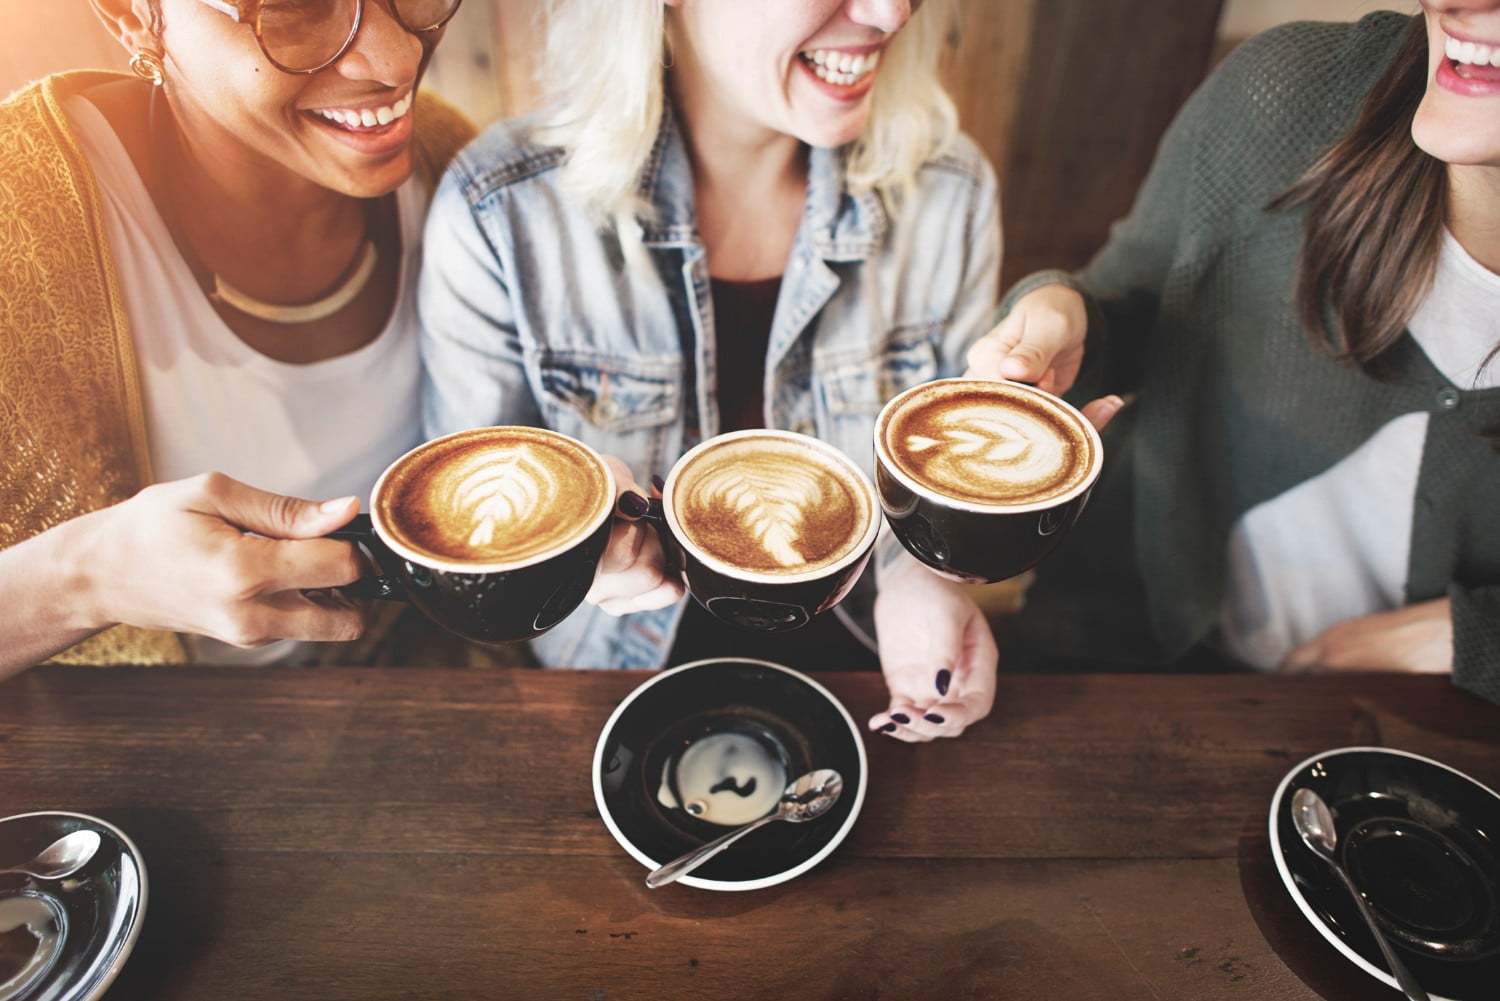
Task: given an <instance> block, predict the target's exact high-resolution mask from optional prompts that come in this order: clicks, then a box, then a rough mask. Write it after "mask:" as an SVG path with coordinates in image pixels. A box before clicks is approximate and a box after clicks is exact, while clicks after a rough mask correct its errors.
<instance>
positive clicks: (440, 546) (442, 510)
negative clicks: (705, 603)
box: [374, 427, 614, 566]
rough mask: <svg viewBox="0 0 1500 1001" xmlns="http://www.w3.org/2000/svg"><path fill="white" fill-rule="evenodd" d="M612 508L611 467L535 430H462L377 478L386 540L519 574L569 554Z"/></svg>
mask: <svg viewBox="0 0 1500 1001" xmlns="http://www.w3.org/2000/svg"><path fill="white" fill-rule="evenodd" d="M613 501H614V490H613V487H612V483H611V480H610V476H609V471H608V468H607V467H606V466H605V465H604V464H603V462H602V461H601V460H600V459H599V458H598V457H597V456H596V455H594V454H593V453H592V452H591V451H589V450H588V449H587V448H585V447H583V446H582V445H580V444H579V443H578V442H576V441H573V440H572V439H571V438H568V437H566V436H565V435H561V434H558V433H556V432H554V431H548V430H545V429H542V428H530V427H492V428H475V429H474V430H472V431H461V432H459V433H457V434H452V435H448V436H446V437H443V438H438V439H435V440H433V441H430V442H428V443H427V444H425V445H421V446H418V447H417V448H416V449H414V450H412V451H411V452H409V453H408V454H407V455H406V456H405V457H403V458H402V459H401V460H400V461H399V462H398V463H397V464H396V465H394V466H392V467H391V469H390V470H389V471H388V472H387V473H386V474H385V476H384V477H383V478H382V479H381V482H380V484H379V485H378V486H377V488H376V497H375V501H374V508H375V515H376V520H377V522H378V524H379V525H380V526H381V527H382V530H383V533H382V534H384V535H385V537H386V541H387V542H388V543H391V544H392V545H394V546H397V547H398V548H399V547H405V548H407V549H410V550H413V551H415V552H416V553H417V554H418V555H420V556H422V557H427V558H432V557H435V558H437V559H438V560H443V561H449V562H456V563H465V564H468V563H472V564H476V565H484V566H493V565H496V564H500V565H516V566H521V565H525V564H527V563H530V562H535V561H537V560H540V559H542V558H544V557H546V556H549V555H551V554H553V553H557V552H561V551H564V550H566V549H567V548H569V547H570V546H572V545H574V544H575V543H577V542H578V541H580V540H581V539H583V538H584V537H586V536H587V535H588V534H589V532H591V531H593V530H594V529H595V528H596V527H598V525H599V521H600V519H601V518H602V517H604V516H605V515H606V514H607V512H608V510H609V508H610V505H611V504H612V503H613Z"/></svg>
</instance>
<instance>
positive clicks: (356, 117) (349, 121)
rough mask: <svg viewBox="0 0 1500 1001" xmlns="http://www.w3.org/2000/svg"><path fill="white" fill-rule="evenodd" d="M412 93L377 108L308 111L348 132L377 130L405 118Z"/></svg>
mask: <svg viewBox="0 0 1500 1001" xmlns="http://www.w3.org/2000/svg"><path fill="white" fill-rule="evenodd" d="M411 104H412V95H411V94H407V95H406V96H405V97H403V98H401V99H400V100H399V101H397V102H395V103H394V104H387V105H384V106H382V107H378V108H313V109H311V110H310V111H309V112H308V113H309V114H311V115H314V116H316V117H317V118H320V119H322V120H323V121H324V122H326V123H327V124H329V125H333V126H336V127H338V128H341V129H345V130H347V131H349V132H378V131H380V130H381V129H384V128H386V127H388V126H390V125H391V124H392V123H393V122H397V121H400V120H401V119H402V118H405V117H406V115H407V114H408V113H409V112H410V111H411Z"/></svg>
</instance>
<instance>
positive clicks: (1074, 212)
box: [976, 0, 1222, 285]
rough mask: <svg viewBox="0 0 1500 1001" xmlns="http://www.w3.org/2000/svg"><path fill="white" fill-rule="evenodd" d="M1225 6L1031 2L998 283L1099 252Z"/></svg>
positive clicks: (1009, 155) (1004, 175)
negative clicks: (1003, 252) (999, 280)
mask: <svg viewBox="0 0 1500 1001" xmlns="http://www.w3.org/2000/svg"><path fill="white" fill-rule="evenodd" d="M1221 6H1222V4H1221V2H1220V0H1150V2H1147V3H1142V2H1141V0H1050V2H1047V3H1036V4H1034V5H1033V9H1032V17H1031V35H1030V39H1031V41H1030V44H1029V45H1028V46H1027V50H1026V51H1027V52H1028V53H1029V58H1028V61H1027V63H1026V67H1025V69H1024V71H1023V72H1021V73H1020V74H1018V75H1017V76H1016V77H1015V80H1016V83H1017V85H1018V86H1019V88H1020V94H1019V97H1017V98H1016V100H1015V103H1014V107H1015V110H1014V123H1013V125H1012V126H1011V128H1010V129H1009V130H1008V132H1007V135H1008V141H1007V145H1006V149H1005V157H1006V158H1005V160H1004V161H1003V165H1002V166H1001V167H1000V174H1001V186H1002V191H1003V195H1002V197H1003V215H1004V218H1005V228H1006V239H1005V258H1006V259H1005V263H1004V267H1003V269H1002V272H1003V275H1004V278H1003V281H1004V283H1005V284H1007V285H1008V284H1009V283H1010V282H1012V281H1014V280H1016V279H1017V278H1020V277H1022V276H1023V275H1026V274H1029V273H1030V272H1032V271H1035V270H1037V269H1039V268H1076V267H1079V266H1081V265H1082V264H1084V263H1085V262H1086V261H1087V260H1088V258H1089V257H1090V256H1091V255H1092V254H1093V252H1094V251H1095V250H1097V249H1098V248H1099V247H1100V246H1101V245H1102V244H1103V242H1104V238H1105V236H1106V234H1107V233H1108V228H1109V225H1110V223H1112V222H1114V220H1116V219H1118V218H1120V217H1121V216H1122V215H1124V214H1125V212H1126V211H1127V210H1128V209H1129V207H1130V204H1131V202H1132V201H1133V200H1134V198H1135V192H1136V189H1137V188H1138V187H1140V182H1141V179H1142V178H1144V177H1145V176H1146V170H1147V168H1148V167H1149V166H1150V164H1151V159H1152V157H1153V156H1154V155H1155V153H1156V145H1157V143H1158V142H1159V141H1160V139H1161V135H1162V132H1164V131H1165V129H1166V126H1167V123H1168V122H1170V121H1171V119H1172V116H1173V115H1174V114H1176V112H1177V109H1178V108H1179V107H1180V106H1181V105H1182V102H1183V101H1184V100H1185V99H1186V98H1187V96H1188V95H1189V94H1190V93H1192V91H1193V88H1194V87H1196V86H1197V85H1198V83H1199V82H1200V81H1201V80H1202V79H1203V74H1204V70H1205V68H1206V67H1207V66H1208V63H1209V59H1210V57H1211V55H1212V52H1213V44H1214V35H1215V31H1216V29H1217V27H1218V22H1219V11H1220V7H1221ZM997 104H998V108H1007V105H1005V103H1004V102H997ZM976 111H978V109H976ZM978 113H980V114H983V112H982V111H978Z"/></svg>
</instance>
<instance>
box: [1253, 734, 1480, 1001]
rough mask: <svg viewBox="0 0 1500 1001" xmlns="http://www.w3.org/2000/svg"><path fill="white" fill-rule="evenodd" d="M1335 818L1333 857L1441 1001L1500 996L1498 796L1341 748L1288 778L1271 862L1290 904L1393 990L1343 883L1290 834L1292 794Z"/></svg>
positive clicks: (1418, 765) (1275, 818) (1423, 762)
mask: <svg viewBox="0 0 1500 1001" xmlns="http://www.w3.org/2000/svg"><path fill="white" fill-rule="evenodd" d="M1303 787H1307V788H1310V789H1312V790H1313V791H1315V792H1316V793H1317V794H1318V795H1319V796H1321V797H1323V800H1324V801H1325V802H1326V803H1327V804H1328V805H1329V807H1330V808H1331V809H1332V810H1333V814H1334V829H1335V831H1336V832H1337V834H1338V845H1337V848H1336V850H1335V851H1336V854H1337V855H1338V858H1339V860H1340V861H1341V862H1342V863H1343V865H1344V868H1345V870H1346V871H1347V872H1348V873H1349V876H1350V878H1352V879H1353V880H1354V884H1355V886H1357V887H1359V889H1360V890H1361V891H1362V892H1363V894H1364V896H1365V899H1366V900H1367V901H1368V903H1369V904H1370V909H1371V910H1372V911H1373V912H1374V913H1375V916H1376V920H1377V921H1378V922H1379V924H1380V926H1381V929H1382V931H1384V933H1385V936H1386V939H1387V941H1388V942H1390V943H1391V944H1392V945H1393V946H1394V947H1395V948H1396V950H1397V955H1399V956H1400V957H1401V959H1402V961H1403V962H1404V963H1406V965H1407V968H1408V969H1410V970H1411V972H1412V975H1413V976H1414V977H1415V978H1416V980H1417V982H1418V983H1420V984H1421V985H1422V988H1423V989H1424V990H1426V991H1427V992H1428V994H1430V995H1431V996H1432V998H1433V1001H1495V999H1496V998H1497V997H1500V844H1497V842H1496V839H1497V838H1500V796H1497V795H1496V794H1495V792H1494V791H1493V790H1491V789H1489V788H1487V787H1485V786H1483V785H1480V784H1479V783H1478V782H1475V781H1474V780H1473V779H1471V778H1469V777H1468V776H1467V775H1464V774H1462V773H1461V772H1457V771H1454V770H1453V769H1451V768H1449V767H1447V766H1446V765H1442V764H1439V763H1438V762H1436V761H1432V760H1430V759H1428V758H1423V757H1420V756H1418V755H1415V754H1408V753H1406V752H1404V751H1392V750H1387V749H1385V748H1378V747H1344V748H1339V749H1337V750H1332V751H1325V752H1324V753H1322V754H1318V755H1315V756H1314V757H1311V758H1308V759H1307V760H1306V761H1304V762H1302V763H1301V764H1300V765H1298V766H1297V767H1295V768H1293V769H1292V770H1291V771H1290V772H1288V773H1287V775H1286V777H1285V778H1283V779H1282V781H1281V784H1280V786H1278V787H1277V789H1276V795H1275V796H1274V797H1273V798H1272V800H1271V813H1270V835H1271V853H1272V855H1273V856H1274V857H1275V860H1276V868H1277V870H1278V871H1279V872H1280V873H1281V879H1282V882H1283V883H1285V884H1286V887H1287V890H1288V891H1289V892H1290V893H1291V895H1292V899H1293V900H1294V901H1296V903H1297V906H1298V907H1299V908H1300V909H1301V910H1302V913H1303V914H1305V915H1306V916H1307V919H1308V920H1309V921H1311V922H1312V923H1313V926H1314V927H1315V928H1317V929H1318V931H1319V933H1320V934H1322V936H1323V937H1324V938H1326V939H1327V940H1328V941H1329V942H1331V943H1332V944H1333V945H1334V947H1335V948H1337V949H1338V950H1339V951H1340V952H1342V953H1343V954H1344V955H1345V956H1347V957H1348V958H1349V959H1350V960H1352V961H1353V962H1354V964H1355V965H1356V966H1358V967H1360V969H1362V970H1364V971H1365V972H1367V973H1369V974H1371V975H1372V976H1374V977H1376V978H1378V979H1379V980H1381V981H1382V982H1383V983H1386V984H1388V985H1390V986H1391V987H1395V986H1396V981H1395V979H1394V978H1393V977H1392V976H1391V975H1390V973H1389V971H1388V970H1387V969H1386V965H1385V961H1384V960H1383V958H1382V957H1381V955H1380V949H1379V946H1378V945H1377V944H1376V943H1375V940H1374V939H1373V938H1372V937H1371V935H1370V933H1369V931H1368V929H1367V928H1366V926H1365V924H1364V922H1363V921H1362V920H1361V918H1360V915H1359V910H1358V908H1357V907H1356V906H1355V904H1354V901H1353V900H1352V899H1351V898H1350V896H1349V892H1348V890H1346V889H1345V888H1344V885H1343V883H1342V882H1340V880H1339V878H1338V876H1337V874H1335V873H1334V872H1333V870H1332V869H1330V868H1329V866H1328V864H1327V863H1326V862H1324V861H1323V860H1322V859H1320V858H1318V856H1316V855H1315V854H1313V852H1312V850H1311V849H1309V848H1308V847H1307V846H1306V845H1305V844H1303V843H1302V839H1301V838H1300V837H1299V836H1298V834H1297V831H1296V828H1295V827H1294V826H1293V824H1292V813H1291V801H1292V795H1293V794H1294V793H1295V792H1296V791H1297V790H1298V789H1300V788H1303Z"/></svg>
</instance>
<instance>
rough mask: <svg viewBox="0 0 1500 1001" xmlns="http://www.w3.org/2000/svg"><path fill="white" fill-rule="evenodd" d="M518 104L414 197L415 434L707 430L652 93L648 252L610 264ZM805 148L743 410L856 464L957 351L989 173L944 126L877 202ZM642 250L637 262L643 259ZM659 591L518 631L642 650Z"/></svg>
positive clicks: (669, 628) (700, 289)
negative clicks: (892, 403) (912, 171)
mask: <svg viewBox="0 0 1500 1001" xmlns="http://www.w3.org/2000/svg"><path fill="white" fill-rule="evenodd" d="M533 126H534V123H533V122H532V121H530V120H528V119H519V120H513V121H502V122H499V123H496V124H495V125H493V126H491V127H490V128H489V129H488V130H487V131H485V132H484V133H483V134H482V135H481V136H480V137H479V138H478V139H477V140H476V141H475V142H474V143H473V144H472V145H471V146H469V147H468V148H467V149H466V150H465V151H463V152H462V153H460V154H459V156H458V157H457V158H456V159H455V160H454V162H453V164H452V165H451V166H450V167H449V169H448V173H447V175H446V177H445V178H444V180H443V182H442V184H441V185H440V186H439V189H438V192H437V194H436V196H435V198H434V200H433V204H432V209H431V213H430V215H429V218H428V225H427V234H426V237H425V243H424V255H425V260H424V267H423V274H422V279H421V284H420V291H419V300H418V301H419V304H420V310H421V318H422V352H423V360H424V364H425V368H426V376H425V379H426V381H425V383H424V399H423V412H422V413H423V426H424V432H425V433H426V434H427V435H428V436H429V437H433V436H437V435H440V434H447V433H449V432H451V431H456V430H460V429H463V428H469V427H476V426H481V425H487V424H533V425H543V426H546V427H550V428H553V429H555V430H558V431H561V432H563V433H565V434H568V435H571V436H573V437H575V438H577V439H579V440H581V441H584V442H587V443H588V444H589V445H591V446H592V447H594V448H595V449H596V450H598V451H599V452H602V453H605V454H608V455H613V456H616V457H617V458H619V459H621V460H622V461H624V462H625V464H626V465H627V466H629V467H630V469H631V471H632V472H633V473H634V475H635V477H636V480H637V482H640V483H646V482H649V479H650V477H651V476H652V475H653V474H660V475H663V476H665V475H666V473H667V471H668V470H669V469H670V468H671V466H672V463H673V462H674V461H675V460H676V459H677V458H678V457H679V456H680V455H682V454H683V453H684V452H685V451H687V450H688V449H689V448H691V447H692V446H693V445H694V444H696V443H697V442H698V441H700V440H702V439H703V438H705V437H709V436H712V435H713V434H715V433H716V432H717V430H718V426H719V415H718V411H717V405H716V403H715V392H714V387H715V382H714V379H715V344H714V318H713V307H712V302H711V296H710V285H709V266H708V260H707V257H706V254H705V251H704V247H703V245H702V243H701V242H700V240H699V237H698V231H697V225H696V220H695V212H694V200H693V181H692V169H691V165H690V163H689V160H688V155H687V149H686V146H685V144H684V141H683V138H682V135H681V133H680V132H679V130H678V128H677V126H676V123H675V121H674V119H673V117H672V115H671V113H670V112H668V113H667V114H665V115H664V116H663V121H662V125H661V129H660V132H659V134H658V136H657V140H656V143H655V146H654V148H653V151H652V154H651V157H650V159H649V161H648V163H647V164H646V167H645V169H644V171H643V173H642V176H641V187H640V191H641V193H642V195H643V197H644V198H645V199H646V200H647V202H648V203H649V204H650V205H651V206H652V207H653V209H654V210H655V213H654V214H655V218H654V219H652V220H649V221H645V222H643V243H644V247H645V252H646V254H647V255H648V256H649V259H650V264H651V265H652V267H640V266H627V264H626V263H625V255H624V253H622V250H621V247H620V244H619V242H618V240H617V239H616V237H615V236H614V235H613V234H612V233H610V232H601V230H600V228H599V227H598V225H597V224H596V223H595V222H594V221H593V220H592V219H590V218H589V217H588V216H587V215H586V214H585V213H584V212H583V211H582V210H581V209H580V208H579V207H578V205H577V204H576V203H575V201H574V200H572V199H571V198H570V196H569V195H568V194H567V193H565V192H564V191H563V190H562V189H561V187H560V185H559V183H558V169H557V168H558V166H559V164H560V162H561V159H562V153H561V151H559V150H557V149H555V148H550V147H547V146H545V145H541V144H539V143H538V142H536V140H535V139H534V138H533V137H532V129H533ZM842 164H843V157H842V154H841V152H840V151H837V150H822V149H814V150H812V151H811V158H810V163H809V173H808V186H807V202H806V205H805V207H804V209H803V213H802V220H801V223H800V224H799V227H798V230H797V235H796V239H795V241H794V243H793V246H792V251H791V256H790V258H789V259H788V261H787V265H786V269H785V273H784V275H783V278H782V283H781V291H780V295H779V298H778V300H777V304H776V312H775V318H774V320H773V322H772V329H771V335H770V344H769V347H768V350H767V356H766V373H765V385H764V390H765V401H766V403H765V408H766V412H765V424H766V426H768V427H779V428H790V429H792V430H794V431H800V432H803V433H805V434H811V435H815V436H817V437H819V438H822V439H824V440H825V441H828V442H831V443H832V444H834V445H836V446H838V447H839V448H840V449H842V450H843V451H844V452H845V453H847V454H848V455H849V456H850V457H851V458H853V459H854V460H855V461H856V462H857V463H859V464H860V466H861V467H863V468H864V469H865V471H866V472H867V473H869V472H870V471H871V465H872V443H871V435H872V431H873V427H874V419H875V416H876V414H877V413H878V412H879V410H880V407H881V405H882V404H883V403H884V402H885V401H886V400H887V399H889V398H890V397H892V396H893V395H895V394H896V393H898V392H900V391H901V390H903V389H905V388H907V387H909V386H912V385H915V384H917V383H921V382H926V381H928V380H931V379H934V378H939V377H942V376H947V375H954V374H957V373H958V372H959V371H961V370H962V369H963V367H964V352H965V351H966V350H967V349H968V346H969V345H970V343H972V342H973V340H974V339H975V338H977V337H978V336H979V335H980V334H982V333H984V332H985V330H986V329H987V326H986V322H985V321H986V320H987V318H988V316H989V314H990V311H991V309H992V307H993V306H994V303H995V298H996V291H997V283H998V281H999V270H1000V223H999V210H998V204H997V202H998V194H997V189H996V184H995V178H994V173H993V171H992V169H991V168H990V165H989V163H988V161H986V160H985V158H984V156H983V155H982V154H981V153H980V152H979V150H978V148H977V147H976V146H975V145H974V144H973V142H972V141H970V140H969V139H968V138H966V137H963V136H959V137H958V138H957V139H956V141H955V142H953V143H952V144H951V146H950V148H949V149H948V150H947V151H946V152H945V153H944V154H943V155H941V156H939V157H936V158H934V159H933V160H931V161H930V162H929V163H928V164H926V165H925V166H924V167H923V169H922V170H921V172H920V174H919V176H918V179H917V182H916V183H915V184H914V185H912V186H911V187H910V188H909V189H908V190H907V191H906V192H905V194H904V195H903V197H902V198H901V200H900V202H899V203H898V204H895V205H894V207H893V209H889V210H888V207H887V205H886V204H884V203H883V202H882V200H881V198H880V197H879V196H877V195H875V194H873V193H861V194H852V193H850V192H849V191H848V190H846V188H845V184H844V179H843V166H842ZM653 271H654V273H653ZM680 614H681V605H678V606H676V607H673V608H668V609H663V610H660V611H656V612H641V613H636V614H633V615H627V616H622V617H614V616H610V615H608V614H605V613H604V612H601V611H600V610H599V609H598V608H596V607H594V606H593V605H584V606H582V607H581V608H579V609H578V610H577V611H576V612H574V613H573V614H572V615H571V616H569V617H568V618H567V619H566V620H564V621H563V622H562V623H561V624H560V625H558V626H557V627H555V628H554V629H553V630H552V631H551V632H549V633H547V634H545V635H544V636H542V637H540V638H538V639H536V640H533V641H532V649H533V652H534V653H535V654H536V656H537V657H538V659H539V660H540V661H541V663H543V664H545V665H549V666H568V667H614V668H654V667H659V666H661V665H662V663H663V662H664V660H665V659H666V656H667V653H668V651H669V649H670V647H671V643H672V638H673V636H674V635H675V632H676V628H677V622H678V619H679V617H680Z"/></svg>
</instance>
